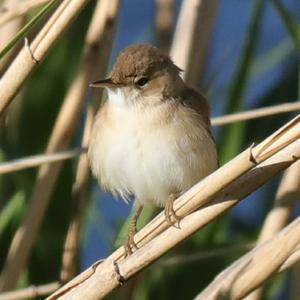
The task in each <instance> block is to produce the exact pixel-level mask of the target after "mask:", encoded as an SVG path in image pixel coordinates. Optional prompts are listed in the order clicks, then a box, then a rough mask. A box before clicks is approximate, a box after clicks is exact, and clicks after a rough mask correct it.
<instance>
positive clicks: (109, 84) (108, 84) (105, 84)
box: [90, 78, 119, 88]
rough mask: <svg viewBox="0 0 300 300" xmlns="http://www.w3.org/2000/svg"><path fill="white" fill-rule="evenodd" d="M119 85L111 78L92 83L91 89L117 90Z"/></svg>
mask: <svg viewBox="0 0 300 300" xmlns="http://www.w3.org/2000/svg"><path fill="white" fill-rule="evenodd" d="M118 86H119V84H117V83H115V82H113V81H112V80H111V79H110V78H107V79H103V80H97V81H94V82H92V83H90V87H93V88H116V87H118Z"/></svg>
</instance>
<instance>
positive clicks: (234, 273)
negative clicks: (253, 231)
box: [195, 217, 300, 300]
mask: <svg viewBox="0 0 300 300" xmlns="http://www.w3.org/2000/svg"><path fill="white" fill-rule="evenodd" d="M299 230H300V217H299V218H297V219H296V220H295V221H293V222H292V223H291V224H289V225H288V226H286V227H285V228H284V229H283V230H281V231H280V232H279V233H277V234H276V235H275V236H274V237H273V238H272V239H270V240H268V241H266V242H264V243H262V244H261V245H258V246H257V247H255V248H254V249H253V250H252V251H250V252H249V253H247V254H246V255H244V256H243V257H242V258H240V259H239V260H237V261H236V262H234V263H233V264H232V265H231V266H229V267H228V268H227V269H225V270H224V271H223V272H222V273H220V274H219V275H218V276H217V277H216V278H215V280H214V281H213V282H212V283H211V284H210V285H209V286H208V287H207V288H206V289H205V290H204V291H203V292H202V293H200V294H199V295H198V296H197V297H196V298H195V300H217V299H223V298H226V297H227V298H229V299H232V300H237V299H242V298H243V297H245V296H247V295H248V294H249V293H250V292H251V291H252V290H253V289H255V288H256V287H258V286H260V285H261V284H262V283H263V282H264V281H265V280H266V279H268V278H269V277H270V276H272V274H273V273H275V272H277V271H278V270H279V268H280V266H282V265H283V263H284V262H285V261H286V259H287V258H288V257H289V256H290V255H291V254H292V253H293V251H294V250H295V249H296V248H297V247H298V246H299V243H300V235H299Z"/></svg>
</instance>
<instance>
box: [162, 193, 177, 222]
mask: <svg viewBox="0 0 300 300" xmlns="http://www.w3.org/2000/svg"><path fill="white" fill-rule="evenodd" d="M177 197H178V194H171V195H170V196H169V198H168V199H167V202H166V205H165V211H164V212H165V218H166V222H167V223H168V224H169V225H170V226H175V225H174V224H175V223H176V222H178V224H179V221H180V217H178V216H177V215H176V212H175V210H174V200H175V199H177ZM172 217H173V219H174V220H172ZM178 227H179V225H178Z"/></svg>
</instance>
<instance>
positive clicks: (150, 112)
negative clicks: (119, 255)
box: [88, 44, 218, 255]
mask: <svg viewBox="0 0 300 300" xmlns="http://www.w3.org/2000/svg"><path fill="white" fill-rule="evenodd" d="M181 72H182V70H181V69H180V68H179V67H178V66H176V65H175V63H174V62H173V61H172V59H171V58H170V57H169V56H168V55H166V54H165V53H163V52H162V51H161V50H160V49H158V48H156V47H154V46H152V45H150V44H133V45H130V46H128V47H127V48H125V49H124V50H123V51H121V53H120V54H119V55H118V57H117V59H116V62H115V64H114V65H113V68H112V71H111V73H110V75H109V77H108V78H106V79H102V80H97V81H95V82H93V83H91V84H90V86H91V87H93V88H105V89H106V90H107V99H106V101H104V103H103V104H102V105H101V107H100V109H99V111H98V112H97V114H96V116H95V121H94V124H93V127H92V131H91V136H90V141H89V145H88V160H89V163H90V167H91V171H92V173H93V175H94V176H95V178H96V179H97V180H98V182H99V184H100V185H101V187H102V188H103V189H104V190H107V191H110V192H111V193H112V194H113V195H114V196H115V197H120V198H122V199H123V200H124V201H126V202H128V201H129V199H131V197H134V199H135V205H136V213H135V215H134V217H133V219H132V221H131V224H130V227H129V231H128V236H127V241H126V243H125V245H124V247H125V253H126V255H130V254H131V253H132V252H133V250H134V249H135V248H137V247H136V244H135V242H134V235H135V234H136V232H137V221H138V218H139V216H140V214H141V212H142V210H143V208H144V207H145V206H149V205H154V206H159V207H164V213H165V219H166V221H167V223H168V224H169V225H172V224H173V225H174V222H176V221H178V220H179V218H178V216H177V215H176V213H175V211H174V209H173V202H174V200H175V199H176V198H177V197H178V196H179V195H181V194H182V193H184V192H185V191H187V190H188V189H189V188H191V187H192V186H193V185H195V184H196V183H197V182H198V181H200V180H201V179H203V178H204V177H206V176H207V175H209V174H210V173H212V172H213V171H214V170H216V169H217V167H218V155H217V149H216V144H215V141H214V138H213V135H212V133H211V124H210V106H209V103H208V101H207V99H206V98H205V96H203V95H202V94H201V93H199V92H198V91H196V90H195V89H194V88H192V87H190V86H189V85H188V84H187V83H185V82H184V80H183V79H182V77H181Z"/></svg>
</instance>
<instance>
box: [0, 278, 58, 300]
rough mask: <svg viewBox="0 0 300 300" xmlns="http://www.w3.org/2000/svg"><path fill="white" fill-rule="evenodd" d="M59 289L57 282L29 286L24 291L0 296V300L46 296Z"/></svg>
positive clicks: (20, 299)
mask: <svg viewBox="0 0 300 300" xmlns="http://www.w3.org/2000/svg"><path fill="white" fill-rule="evenodd" d="M59 287H60V283H59V282H52V283H47V284H43V285H38V286H30V287H27V288H24V289H20V290H16V291H11V292H5V293H2V294H0V300H22V299H30V298H37V297H42V296H47V295H49V294H51V293H52V292H53V291H55V290H56V289H58V288H59Z"/></svg>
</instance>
